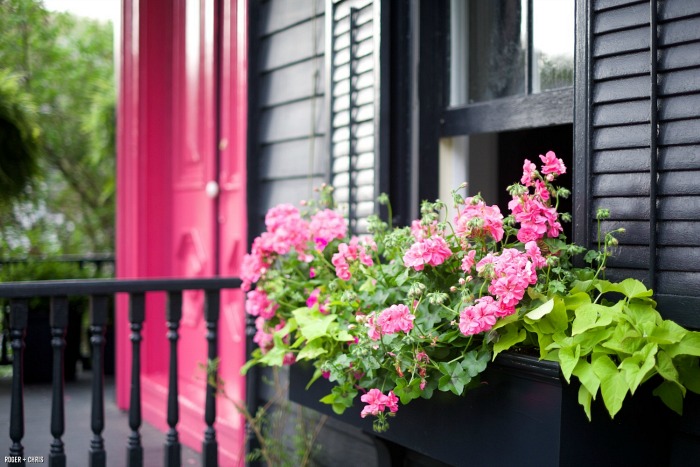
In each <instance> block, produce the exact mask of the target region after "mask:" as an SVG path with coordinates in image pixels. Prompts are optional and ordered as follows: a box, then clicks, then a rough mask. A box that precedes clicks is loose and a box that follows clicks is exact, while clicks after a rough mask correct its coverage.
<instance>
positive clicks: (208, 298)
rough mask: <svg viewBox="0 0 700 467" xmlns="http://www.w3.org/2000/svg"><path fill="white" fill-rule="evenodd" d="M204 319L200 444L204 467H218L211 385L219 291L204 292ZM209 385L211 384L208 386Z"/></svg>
mask: <svg viewBox="0 0 700 467" xmlns="http://www.w3.org/2000/svg"><path fill="white" fill-rule="evenodd" d="M204 319H205V320H206V322H207V343H208V346H207V348H208V351H207V358H208V362H207V363H208V364H207V389H206V400H205V406H204V407H205V408H204V422H205V423H206V424H207V427H206V429H205V430H204V441H203V442H202V464H203V465H204V467H213V466H218V465H219V459H218V449H219V448H218V444H217V442H216V430H215V429H214V421H215V420H216V390H217V388H216V387H215V386H214V385H213V384H215V382H216V381H217V368H216V367H215V366H214V365H213V362H216V361H217V348H216V345H217V343H216V341H217V339H216V337H217V323H218V321H219V291H218V290H206V291H205V304H204ZM210 383H211V384H210Z"/></svg>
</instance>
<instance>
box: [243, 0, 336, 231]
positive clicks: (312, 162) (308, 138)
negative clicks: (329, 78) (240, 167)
mask: <svg viewBox="0 0 700 467" xmlns="http://www.w3.org/2000/svg"><path fill="white" fill-rule="evenodd" d="M256 5H257V8H258V10H257V12H256V16H257V25H256V27H255V28H253V31H254V34H255V35H256V36H255V42H256V43H255V47H256V49H257V54H256V57H255V63H256V68H255V70H254V71H252V72H251V82H252V85H253V86H256V91H257V102H256V104H257V115H256V117H255V119H254V121H253V122H251V124H252V125H253V126H254V133H253V135H254V138H255V141H254V142H253V144H252V146H251V147H252V148H253V150H254V152H255V154H254V156H253V157H254V158H255V164H254V165H253V167H254V168H255V170H256V173H255V174H250V176H251V177H253V178H254V183H257V193H258V194H259V196H258V199H256V200H255V203H253V205H255V206H257V207H258V208H257V215H256V219H254V220H257V221H258V222H259V226H260V229H262V218H263V217H264V215H265V212H266V211H267V210H268V209H269V208H270V207H272V206H275V205H277V204H280V203H293V204H296V203H297V202H298V201H301V200H303V199H309V198H310V197H311V196H312V195H313V189H314V188H315V187H318V186H319V185H321V184H322V183H323V182H324V181H325V174H326V171H327V170H328V161H327V158H326V156H325V148H324V141H325V131H326V122H327V113H326V111H325V108H324V82H325V78H324V41H325V24H324V18H325V15H324V9H325V2H324V1H323V0H267V1H259V2H257V4H256Z"/></svg>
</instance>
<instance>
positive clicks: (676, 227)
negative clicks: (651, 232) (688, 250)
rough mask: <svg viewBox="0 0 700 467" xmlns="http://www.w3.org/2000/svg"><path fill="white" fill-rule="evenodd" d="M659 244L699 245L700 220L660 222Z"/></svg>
mask: <svg viewBox="0 0 700 467" xmlns="http://www.w3.org/2000/svg"><path fill="white" fill-rule="evenodd" d="M659 244H661V245H675V246H700V222H692V221H680V222H662V223H661V224H660V225H659Z"/></svg>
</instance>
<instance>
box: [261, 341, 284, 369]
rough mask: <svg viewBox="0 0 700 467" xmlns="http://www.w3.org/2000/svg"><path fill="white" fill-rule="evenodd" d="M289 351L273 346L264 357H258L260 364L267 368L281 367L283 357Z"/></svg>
mask: <svg viewBox="0 0 700 467" xmlns="http://www.w3.org/2000/svg"><path fill="white" fill-rule="evenodd" d="M288 351H289V349H288V348H286V347H278V346H277V345H275V346H274V347H272V348H271V349H270V350H269V351H268V352H267V353H266V354H265V355H263V356H262V357H260V363H264V364H265V365H268V366H282V364H283V362H284V356H285V355H286V353H287V352H288Z"/></svg>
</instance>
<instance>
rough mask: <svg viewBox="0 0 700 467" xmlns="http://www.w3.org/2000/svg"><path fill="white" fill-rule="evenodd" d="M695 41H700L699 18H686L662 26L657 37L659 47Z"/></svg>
mask: <svg viewBox="0 0 700 467" xmlns="http://www.w3.org/2000/svg"><path fill="white" fill-rule="evenodd" d="M697 40H700V18H688V19H683V20H679V21H673V22H671V23H668V24H664V25H663V26H662V27H661V34H660V35H659V46H660V47H667V46H669V45H673V44H680V43H682V42H691V41H697Z"/></svg>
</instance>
